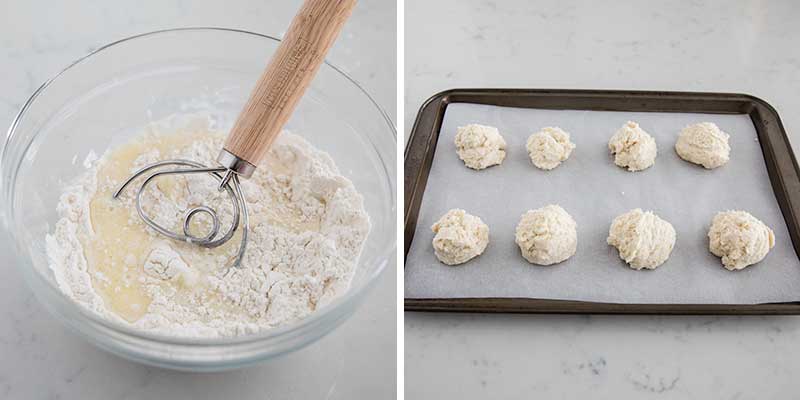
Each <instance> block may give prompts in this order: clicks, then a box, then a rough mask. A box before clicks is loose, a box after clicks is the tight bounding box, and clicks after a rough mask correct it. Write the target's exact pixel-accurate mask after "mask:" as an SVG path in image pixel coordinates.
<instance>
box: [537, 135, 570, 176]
mask: <svg viewBox="0 0 800 400" xmlns="http://www.w3.org/2000/svg"><path fill="white" fill-rule="evenodd" d="M526 147H527V148H528V155H529V156H530V157H531V162H533V165H535V166H536V167H537V168H540V169H543V170H545V171H548V170H551V169H553V168H555V167H557V166H558V165H559V164H561V162H562V161H565V160H566V159H567V158H569V155H570V154H571V153H572V150H574V149H575V143H572V142H570V140H569V133H567V132H564V130H562V129H561V128H558V127H549V126H548V127H546V128H542V130H541V131H539V132H536V133H534V134H533V135H531V136H530V137H529V138H528V144H527V146H526Z"/></svg>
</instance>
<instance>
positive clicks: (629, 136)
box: [608, 121, 658, 171]
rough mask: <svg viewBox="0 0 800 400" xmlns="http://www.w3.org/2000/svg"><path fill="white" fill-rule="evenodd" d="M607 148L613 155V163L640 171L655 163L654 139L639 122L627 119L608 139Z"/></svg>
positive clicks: (630, 169)
mask: <svg viewBox="0 0 800 400" xmlns="http://www.w3.org/2000/svg"><path fill="white" fill-rule="evenodd" d="M608 149H609V150H611V154H613V155H614V164H617V165H618V166H620V167H623V168H628V171H641V170H643V169H647V168H650V167H651V166H653V164H655V163H656V153H657V152H658V150H657V149H656V141H655V139H653V137H652V136H650V134H648V133H647V132H645V131H644V129H642V128H640V127H639V124H637V123H636V122H633V121H628V123H626V124H625V125H623V126H622V128H620V129H619V130H618V131H617V132H616V133H615V134H614V136H612V137H611V140H609V141H608Z"/></svg>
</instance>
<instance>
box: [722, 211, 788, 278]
mask: <svg viewBox="0 0 800 400" xmlns="http://www.w3.org/2000/svg"><path fill="white" fill-rule="evenodd" d="M774 246H775V234H774V233H772V229H769V228H768V227H767V226H766V225H764V223H763V222H761V221H759V220H758V219H757V218H756V217H754V216H752V215H750V214H749V213H747V212H744V211H725V212H721V213H717V215H716V216H714V219H713V220H712V221H711V229H709V231H708V249H709V250H710V251H711V252H712V253H714V255H715V256H717V257H722V265H724V266H725V268H727V269H729V270H731V271H733V270H737V269H742V268H744V267H747V266H748V265H752V264H755V263H757V262H759V261H761V260H763V259H764V257H766V255H767V253H768V252H769V249H771V248H772V247H774Z"/></svg>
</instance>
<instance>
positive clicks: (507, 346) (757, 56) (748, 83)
mask: <svg viewBox="0 0 800 400" xmlns="http://www.w3.org/2000/svg"><path fill="white" fill-rule="evenodd" d="M405 18H406V24H405V27H406V28H405V32H406V35H405V36H406V37H405V45H406V56H405V74H406V78H405V86H406V96H405V112H404V120H405V127H406V133H407V131H408V130H409V129H410V128H411V126H412V123H413V120H414V117H415V116H416V112H417V110H418V108H419V106H420V105H421V104H422V102H423V101H424V100H425V99H426V98H428V97H429V96H431V95H433V94H434V93H436V92H438V91H441V90H444V89H449V88H455V87H522V88H525V87H529V88H582V89H593V88H596V89H653V90H689V91H726V92H745V93H750V94H753V95H756V96H759V97H761V98H763V99H765V100H767V101H768V102H770V103H771V104H772V105H773V106H775V108H777V109H778V112H779V113H780V114H781V117H782V119H783V123H784V125H785V126H786V129H787V131H788V132H789V135H790V138H791V139H792V140H793V142H794V149H795V152H797V151H798V149H800V148H798V145H800V135H798V134H797V133H795V131H797V130H800V114H798V113H797V112H795V110H796V109H797V108H798V107H800V97H798V95H799V94H800V47H798V46H797V43H798V42H799V41H800V29H798V28H797V24H796V21H797V20H798V18H800V6H799V5H798V4H797V2H791V1H768V2H767V1H709V2H698V1H674V2H669V3H667V2H651V1H635V0H627V1H613V2H610V1H609V2H594V1H571V0H555V1H527V0H505V1H479V0H440V1H437V2H430V1H423V0H407V1H406V5H405ZM798 342H800V318H798V317H681V316H678V317H658V316H640V317H633V316H567V315H565V316H532V315H499V314H498V315H475V314H461V315H458V314H425V313H410V312H409V313H405V394H406V397H407V398H410V399H411V398H413V399H442V398H461V399H483V398H565V399H574V398H637V399H649V398H674V399H708V398H720V399H749V398H762V399H778V398H791V397H793V396H796V395H797V392H798V390H800V380H798V379H797V378H796V377H795V373H796V371H798V369H800V346H798V345H797V343H798Z"/></svg>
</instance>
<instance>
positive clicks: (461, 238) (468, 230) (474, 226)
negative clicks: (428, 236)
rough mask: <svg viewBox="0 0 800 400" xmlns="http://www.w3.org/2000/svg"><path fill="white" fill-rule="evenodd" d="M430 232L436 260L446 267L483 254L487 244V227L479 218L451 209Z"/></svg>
mask: <svg viewBox="0 0 800 400" xmlns="http://www.w3.org/2000/svg"><path fill="white" fill-rule="evenodd" d="M431 230H433V233H435V234H436V235H435V236H434V237H433V250H434V252H435V253H436V258H438V259H439V261H441V262H443V263H445V264H447V265H458V264H463V263H465V262H467V261H469V260H471V259H473V258H475V257H477V256H479V255H480V254H481V253H483V251H484V250H486V245H487V244H489V227H488V226H487V225H486V224H484V223H483V221H481V219H480V218H478V217H476V216H474V215H470V214H467V212H466V211H464V210H461V209H453V210H450V211H448V212H447V213H446V214H444V215H443V216H442V218H440V219H439V221H437V222H436V223H435V224H433V226H431Z"/></svg>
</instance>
